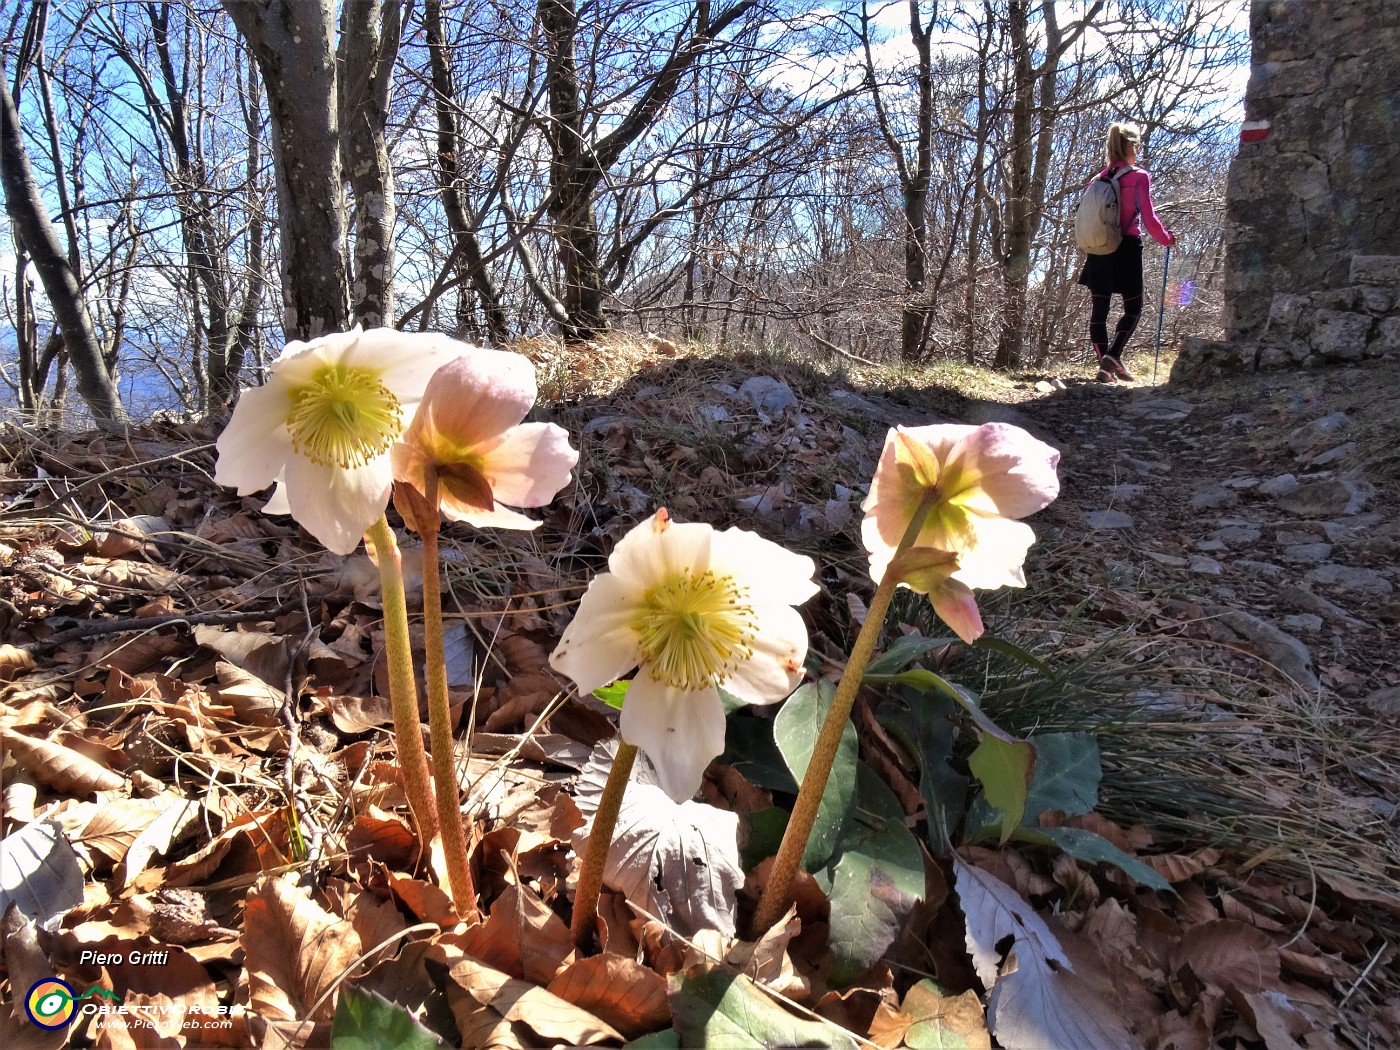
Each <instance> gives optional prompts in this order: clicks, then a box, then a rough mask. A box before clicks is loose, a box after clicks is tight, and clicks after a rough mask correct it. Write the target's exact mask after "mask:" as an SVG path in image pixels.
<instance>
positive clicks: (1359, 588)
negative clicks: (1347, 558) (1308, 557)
mask: <svg viewBox="0 0 1400 1050" xmlns="http://www.w3.org/2000/svg"><path fill="white" fill-rule="evenodd" d="M1303 582H1304V583H1320V584H1322V586H1324V587H1335V588H1337V590H1339V591H1352V592H1355V593H1358V594H1375V595H1381V596H1384V595H1387V594H1390V593H1392V592H1393V591H1394V590H1395V585H1394V584H1392V583H1391V582H1390V580H1388V579H1387V578H1386V577H1385V576H1383V575H1381V573H1379V572H1377V571H1376V570H1375V569H1365V568H1362V567H1361V566H1359V565H1319V566H1318V567H1317V568H1316V569H1313V570H1311V571H1310V572H1309V573H1308V574H1307V575H1306V576H1304V577H1303Z"/></svg>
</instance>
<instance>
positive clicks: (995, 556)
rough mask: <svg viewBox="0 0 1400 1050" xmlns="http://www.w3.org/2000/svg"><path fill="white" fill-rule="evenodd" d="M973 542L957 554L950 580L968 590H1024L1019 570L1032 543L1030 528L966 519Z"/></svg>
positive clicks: (1008, 522)
mask: <svg viewBox="0 0 1400 1050" xmlns="http://www.w3.org/2000/svg"><path fill="white" fill-rule="evenodd" d="M969 524H970V525H971V526H972V532H973V536H974V537H975V541H974V543H973V545H972V546H971V547H968V548H965V549H962V550H959V551H958V571H957V572H955V573H953V577H952V578H953V579H955V580H959V581H960V582H962V583H963V584H965V585H967V586H968V587H976V588H979V589H982V590H992V589H995V588H997V587H1024V586H1025V585H1026V576H1025V573H1024V572H1023V571H1022V569H1021V565H1022V563H1023V562H1024V561H1025V560H1026V551H1028V550H1030V546H1031V544H1032V543H1034V542H1035V532H1034V531H1032V529H1031V527H1030V526H1029V525H1026V524H1024V523H1022V522H1019V521H1012V520H1011V519H1010V518H997V517H991V518H983V517H978V516H977V515H972V516H970V518H969Z"/></svg>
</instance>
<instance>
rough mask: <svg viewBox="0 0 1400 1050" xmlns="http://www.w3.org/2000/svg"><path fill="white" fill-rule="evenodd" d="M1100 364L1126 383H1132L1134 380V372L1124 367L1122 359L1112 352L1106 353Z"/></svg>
mask: <svg viewBox="0 0 1400 1050" xmlns="http://www.w3.org/2000/svg"><path fill="white" fill-rule="evenodd" d="M1099 366H1100V367H1101V368H1103V369H1104V370H1105V371H1108V372H1112V373H1113V374H1114V375H1115V376H1117V377H1118V378H1119V379H1121V380H1123V382H1125V383H1131V382H1132V381H1133V374H1132V373H1131V372H1129V371H1128V370H1127V369H1126V368H1124V367H1123V362H1122V361H1120V360H1118V358H1116V357H1113V356H1112V355H1111V354H1104V355H1103V360H1102V361H1100V362H1099Z"/></svg>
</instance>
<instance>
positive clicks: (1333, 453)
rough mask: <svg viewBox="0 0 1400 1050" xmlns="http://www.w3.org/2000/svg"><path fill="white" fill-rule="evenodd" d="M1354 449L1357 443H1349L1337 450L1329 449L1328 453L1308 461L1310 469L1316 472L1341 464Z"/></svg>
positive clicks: (1322, 453) (1338, 447)
mask: <svg viewBox="0 0 1400 1050" xmlns="http://www.w3.org/2000/svg"><path fill="white" fill-rule="evenodd" d="M1354 448H1356V442H1355V441H1348V442H1346V443H1345V444H1342V445H1338V446H1336V447H1335V448H1329V449H1328V450H1327V451H1326V452H1320V453H1318V454H1317V455H1316V456H1313V458H1312V459H1310V460H1308V469H1309V470H1316V469H1317V468H1319V467H1330V466H1331V465H1332V464H1333V463H1339V462H1341V461H1342V460H1344V459H1346V458H1347V456H1349V455H1351V452H1352V449H1354Z"/></svg>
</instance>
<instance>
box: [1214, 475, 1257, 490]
mask: <svg viewBox="0 0 1400 1050" xmlns="http://www.w3.org/2000/svg"><path fill="white" fill-rule="evenodd" d="M1220 484H1222V485H1224V486H1225V487H1226V488H1227V489H1235V490H1237V491H1240V492H1244V491H1246V490H1248V489H1256V488H1258V487H1259V479H1258V478H1250V477H1244V478H1226V479H1225V480H1224V481H1222V482H1221V483H1220Z"/></svg>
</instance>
